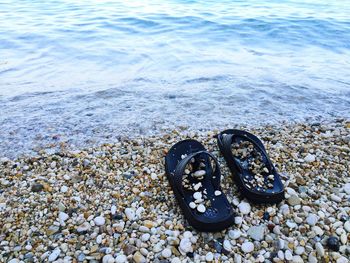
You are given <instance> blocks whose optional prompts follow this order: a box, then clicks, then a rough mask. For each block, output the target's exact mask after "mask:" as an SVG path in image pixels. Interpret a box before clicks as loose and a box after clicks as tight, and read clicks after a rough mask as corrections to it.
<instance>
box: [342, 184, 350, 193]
mask: <svg viewBox="0 0 350 263" xmlns="http://www.w3.org/2000/svg"><path fill="white" fill-rule="evenodd" d="M343 189H344V192H345V193H346V194H348V195H350V183H346V184H345V185H344V187H343Z"/></svg>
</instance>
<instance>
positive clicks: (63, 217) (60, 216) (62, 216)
mask: <svg viewBox="0 0 350 263" xmlns="http://www.w3.org/2000/svg"><path fill="white" fill-rule="evenodd" d="M68 218H69V215H68V214H66V213H65V212H59V213H58V220H59V221H60V224H61V225H63V224H64V222H65V221H66V220H67V219H68Z"/></svg>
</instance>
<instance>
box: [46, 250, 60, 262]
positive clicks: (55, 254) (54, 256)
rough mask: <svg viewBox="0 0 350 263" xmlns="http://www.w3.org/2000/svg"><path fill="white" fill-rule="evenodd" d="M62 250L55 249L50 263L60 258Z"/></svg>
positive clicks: (50, 257)
mask: <svg viewBox="0 0 350 263" xmlns="http://www.w3.org/2000/svg"><path fill="white" fill-rule="evenodd" d="M60 253H61V250H60V249H59V248H55V249H54V251H52V253H51V254H50V256H49V259H48V260H49V262H52V261H55V260H56V259H57V258H58V256H59V255H60Z"/></svg>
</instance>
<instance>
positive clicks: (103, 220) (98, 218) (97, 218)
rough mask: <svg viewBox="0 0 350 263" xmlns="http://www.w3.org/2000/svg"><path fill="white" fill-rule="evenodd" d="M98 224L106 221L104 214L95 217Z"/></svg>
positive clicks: (101, 224)
mask: <svg viewBox="0 0 350 263" xmlns="http://www.w3.org/2000/svg"><path fill="white" fill-rule="evenodd" d="M94 223H95V224H96V226H103V225H104V224H105V223H106V219H105V218H104V217H103V216H97V217H95V219H94Z"/></svg>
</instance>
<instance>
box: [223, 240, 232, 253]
mask: <svg viewBox="0 0 350 263" xmlns="http://www.w3.org/2000/svg"><path fill="white" fill-rule="evenodd" d="M223 247H224V249H225V250H226V251H228V252H231V251H232V245H231V242H230V241H229V240H224V242H223Z"/></svg>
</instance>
